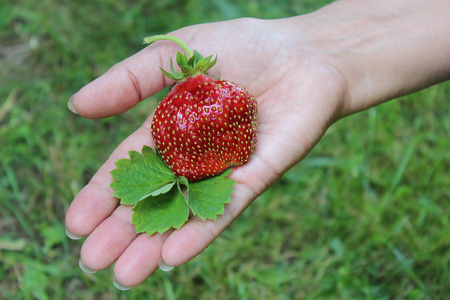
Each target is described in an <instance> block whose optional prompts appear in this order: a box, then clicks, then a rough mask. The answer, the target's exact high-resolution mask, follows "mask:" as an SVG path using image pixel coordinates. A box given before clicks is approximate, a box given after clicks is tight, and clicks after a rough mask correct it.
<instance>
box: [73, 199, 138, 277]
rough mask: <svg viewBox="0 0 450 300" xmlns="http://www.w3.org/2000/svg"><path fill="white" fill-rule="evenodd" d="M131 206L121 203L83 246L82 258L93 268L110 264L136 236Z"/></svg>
mask: <svg viewBox="0 0 450 300" xmlns="http://www.w3.org/2000/svg"><path fill="white" fill-rule="evenodd" d="M132 213H133V212H132V210H131V206H127V205H120V206H118V207H117V209H116V210H115V211H114V212H113V213H112V214H111V216H109V217H108V218H106V219H105V220H104V221H103V222H102V223H101V224H100V225H99V226H97V228H95V230H94V231H93V232H92V233H91V234H90V235H89V237H88V238H87V239H86V241H85V242H84V244H83V246H82V248H81V260H82V262H83V263H84V264H85V265H86V266H87V267H88V268H89V269H91V270H95V271H97V270H103V269H105V268H107V267H108V266H110V265H111V264H112V263H113V262H114V261H116V260H117V258H118V257H119V256H120V255H121V254H122V253H123V252H124V251H125V249H126V248H127V247H128V245H130V244H131V242H132V241H133V240H134V239H135V238H136V236H137V234H136V230H135V228H134V226H133V225H132V224H131V223H130V221H131V215H132Z"/></svg>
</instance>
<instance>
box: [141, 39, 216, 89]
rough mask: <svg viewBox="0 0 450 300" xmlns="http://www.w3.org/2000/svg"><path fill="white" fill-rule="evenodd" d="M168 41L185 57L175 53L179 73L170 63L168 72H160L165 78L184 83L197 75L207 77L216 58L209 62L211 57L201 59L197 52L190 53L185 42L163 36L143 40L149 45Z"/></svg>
mask: <svg viewBox="0 0 450 300" xmlns="http://www.w3.org/2000/svg"><path fill="white" fill-rule="evenodd" d="M161 40H168V41H172V42H175V43H177V44H178V45H179V46H180V47H181V48H183V50H184V51H185V52H186V55H183V54H181V53H180V52H177V57H176V62H177V64H178V67H180V71H179V72H175V70H174V68H173V63H172V61H171V62H170V71H171V72H167V71H165V70H163V69H162V68H160V69H161V71H162V72H163V73H164V75H166V77H167V78H169V79H172V80H175V81H184V80H186V79H188V78H189V77H196V76H198V75H207V73H208V71H209V69H211V68H212V67H213V66H214V65H215V64H216V61H217V57H216V58H214V60H212V61H211V59H212V57H213V56H212V55H210V56H208V57H203V56H202V55H201V54H200V53H198V52H197V50H194V51H192V50H191V49H190V48H189V47H188V45H186V43H185V42H183V41H182V40H180V39H179V38H177V37H174V36H171V35H165V34H159V35H154V36H150V37H146V38H144V43H145V44H151V43H153V42H156V41H161Z"/></svg>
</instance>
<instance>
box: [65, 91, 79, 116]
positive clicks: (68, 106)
mask: <svg viewBox="0 0 450 300" xmlns="http://www.w3.org/2000/svg"><path fill="white" fill-rule="evenodd" d="M74 97H75V95H73V96H72V97H70V99H69V101H68V102H67V108H69V110H70V111H71V112H73V113H74V114H77V115H78V113H77V111H76V109H75V106H74V105H73V98H74Z"/></svg>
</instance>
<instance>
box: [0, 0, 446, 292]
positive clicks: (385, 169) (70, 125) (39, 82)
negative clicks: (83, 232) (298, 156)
mask: <svg viewBox="0 0 450 300" xmlns="http://www.w3.org/2000/svg"><path fill="white" fill-rule="evenodd" d="M327 2H329V1H313V0H303V1H300V0H296V1H293V0H292V1H291V0H276V1H275V0H265V1H256V0H250V1H238V0H220V1H207V0H187V1H175V0H160V1H143V0H127V1H117V0H100V1H87V0H82V1H69V0H65V1H64V0H60V1H57V0H41V1H35V0H14V1H5V0H1V1H0V162H1V167H0V234H1V236H0V299H448V298H446V297H448V295H449V294H450V283H449V282H450V275H449V272H450V251H449V250H450V242H449V239H450V229H449V207H450V188H449V187H450V176H449V172H450V151H449V150H450V147H449V146H450V142H449V138H450V105H449V98H450V84H449V83H445V84H440V85H437V86H433V87H430V88H428V89H426V90H424V91H421V92H419V93H416V94H413V95H410V96H407V97H403V98H402V99H399V100H396V101H392V102H388V103H386V104H383V105H381V106H378V107H376V108H372V109H370V110H368V111H365V112H363V113H360V114H358V115H355V116H351V117H348V118H346V119H344V120H341V121H340V122H338V123H337V124H335V125H334V126H333V127H332V128H331V129H330V130H329V131H328V132H327V134H326V135H325V137H324V138H323V140H322V141H321V142H320V143H319V144H318V145H317V147H316V148H315V149H314V150H313V151H312V152H311V154H310V155H309V156H308V157H307V158H306V159H305V160H304V161H303V162H301V163H300V164H298V165H297V166H296V167H295V168H293V169H292V170H291V171H289V172H288V173H287V174H285V176H283V178H282V179H281V180H280V181H279V182H278V183H277V184H276V185H275V186H274V187H273V188H272V189H271V190H269V191H268V192H267V193H265V194H264V195H263V196H261V197H260V198H259V199H258V200H257V201H255V202H254V204H253V205H252V206H251V207H250V208H249V209H248V210H247V211H246V212H245V213H244V214H243V215H242V216H241V217H240V218H239V219H238V220H237V221H236V222H235V223H234V224H232V226H231V227H230V228H229V229H228V230H227V231H226V232H224V233H223V234H222V235H221V236H220V237H219V238H218V239H217V240H216V241H215V242H214V243H213V244H212V245H211V246H210V247H209V248H208V249H207V250H206V251H205V252H204V253H203V254H202V255H200V256H199V257H197V258H195V259H194V260H192V261H190V262H188V263H187V264H185V265H183V266H180V267H177V268H175V269H174V270H173V271H171V272H169V273H164V272H162V271H160V270H158V271H157V272H156V273H155V274H154V275H153V276H152V277H150V278H149V279H148V280H147V281H146V282H145V283H144V284H142V285H141V286H139V287H137V288H133V289H131V290H129V291H127V292H121V291H119V290H117V289H115V288H114V287H113V285H112V279H113V273H112V270H111V268H109V269H107V270H104V271H101V272H97V273H96V274H85V273H83V272H82V271H81V270H80V269H79V268H78V264H77V263H78V258H79V251H80V247H81V242H80V241H71V240H69V239H68V238H67V237H66V236H65V233H64V227H65V226H64V213H65V211H66V209H67V207H68V206H69V204H70V202H71V200H72V199H73V197H74V195H76V193H77V192H78V191H79V189H80V188H82V186H83V185H84V184H86V182H87V181H88V180H89V179H90V177H91V176H92V175H93V173H94V172H95V171H96V170H97V168H98V167H99V166H100V165H101V164H102V162H103V161H104V160H105V159H106V158H107V157H108V155H109V153H110V152H111V151H112V149H114V148H115V146H116V145H117V144H118V143H119V142H120V141H121V140H122V139H124V138H125V137H126V136H127V135H129V134H130V133H132V132H133V131H134V129H135V128H137V127H138V126H139V125H140V124H141V123H142V122H143V120H144V119H145V118H146V116H148V114H150V112H151V110H152V109H153V108H154V106H155V105H156V103H157V101H158V99H160V96H157V97H153V98H152V99H149V100H147V101H144V102H142V103H141V104H140V105H139V106H138V107H136V108H135V109H133V110H132V111H130V112H127V113H125V114H123V115H121V116H118V117H113V118H108V119H104V120H86V119H83V118H80V117H79V116H76V115H74V114H72V113H71V112H69V111H68V110H67V107H66V104H67V100H68V99H69V97H70V96H71V94H72V93H74V92H76V91H77V90H78V89H79V88H80V87H82V86H83V85H84V84H86V83H88V82H89V81H91V80H93V79H94V78H96V77H97V76H99V75H101V74H102V73H103V72H105V71H106V70H107V69H108V68H109V67H110V66H111V65H113V64H114V63H116V62H118V61H120V60H122V59H124V58H126V57H128V56H130V55H132V54H133V53H135V52H136V51H138V50H139V49H141V48H142V47H143V46H142V42H141V41H142V38H143V37H145V36H148V35H151V34H155V33H164V32H167V31H170V30H173V29H177V28H179V27H182V26H186V25H190V24H195V23H202V22H210V21H217V20H226V19H233V18H238V17H243V16H251V17H261V18H277V17H285V16H293V15H297V14H302V13H307V12H311V11H313V10H315V9H317V8H319V7H320V6H322V5H324V4H325V3H327Z"/></svg>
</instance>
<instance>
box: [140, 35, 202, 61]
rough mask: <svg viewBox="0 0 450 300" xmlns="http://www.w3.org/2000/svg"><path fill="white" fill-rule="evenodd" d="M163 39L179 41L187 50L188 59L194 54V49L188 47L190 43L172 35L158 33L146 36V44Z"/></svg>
mask: <svg viewBox="0 0 450 300" xmlns="http://www.w3.org/2000/svg"><path fill="white" fill-rule="evenodd" d="M162 40H169V41H172V42H175V43H177V44H178V45H179V46H180V47H181V48H183V50H184V51H185V52H186V54H187V56H188V59H189V58H191V57H192V56H193V55H194V53H193V52H192V50H191V49H190V48H189V47H188V45H186V43H185V42H183V41H182V40H180V39H179V38H177V37H174V36H171V35H166V34H157V35H153V36H149V37H146V38H144V44H151V43H153V42H156V41H162Z"/></svg>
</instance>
